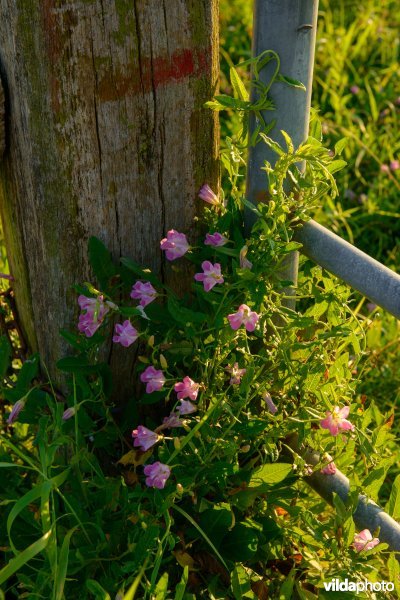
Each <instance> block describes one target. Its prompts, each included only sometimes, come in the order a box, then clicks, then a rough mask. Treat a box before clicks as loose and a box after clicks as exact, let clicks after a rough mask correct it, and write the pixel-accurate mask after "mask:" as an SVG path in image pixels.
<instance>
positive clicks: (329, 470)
mask: <svg viewBox="0 0 400 600" xmlns="http://www.w3.org/2000/svg"><path fill="white" fill-rule="evenodd" d="M336 471H337V469H336V465H335V463H334V462H333V461H332V462H330V463H328V464H327V465H326V467H324V468H323V469H321V473H323V474H324V475H334V474H335V473H336Z"/></svg>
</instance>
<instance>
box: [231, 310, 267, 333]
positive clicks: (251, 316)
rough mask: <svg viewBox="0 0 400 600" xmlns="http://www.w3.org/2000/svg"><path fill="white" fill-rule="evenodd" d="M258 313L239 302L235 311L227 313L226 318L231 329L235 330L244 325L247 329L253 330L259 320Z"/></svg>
mask: <svg viewBox="0 0 400 600" xmlns="http://www.w3.org/2000/svg"><path fill="white" fill-rule="evenodd" d="M259 318H260V317H259V315H258V314H257V313H256V312H254V311H252V310H251V309H250V308H249V307H248V306H247V304H241V305H240V306H239V310H238V311H237V312H236V313H232V314H231V315H228V320H229V323H230V326H231V327H232V329H234V330H235V331H236V329H239V327H240V326H241V325H244V326H245V328H246V330H247V331H254V329H255V328H256V324H257V322H258V320H259Z"/></svg>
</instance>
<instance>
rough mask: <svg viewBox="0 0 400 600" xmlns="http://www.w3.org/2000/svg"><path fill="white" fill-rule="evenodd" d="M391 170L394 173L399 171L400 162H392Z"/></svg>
mask: <svg viewBox="0 0 400 600" xmlns="http://www.w3.org/2000/svg"><path fill="white" fill-rule="evenodd" d="M390 168H391V170H392V171H398V170H399V169H400V161H398V160H391V161H390Z"/></svg>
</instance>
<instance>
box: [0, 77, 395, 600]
mask: <svg viewBox="0 0 400 600" xmlns="http://www.w3.org/2000/svg"><path fill="white" fill-rule="evenodd" d="M234 77H235V76H234ZM234 81H236V80H235V79H234ZM236 85H238V84H237V81H236ZM240 106H242V105H240ZM284 137H285V140H286V148H282V147H280V146H278V145H277V144H276V142H272V140H270V139H269V138H268V137H267V136H266V135H264V136H262V138H261V139H260V143H266V144H268V145H269V146H270V147H272V148H273V149H274V150H275V151H276V153H277V156H278V159H277V162H276V164H275V166H274V167H273V168H272V166H271V165H269V164H266V165H265V171H266V174H267V177H266V186H267V185H268V191H269V194H270V196H271V200H270V202H269V203H268V204H264V203H260V204H259V205H257V206H252V205H250V204H249V203H248V202H247V200H246V199H245V198H244V197H243V195H242V194H241V193H240V190H239V189H238V185H237V184H238V178H239V176H240V173H239V166H240V163H241V161H242V162H243V158H242V157H241V156H242V155H241V152H242V150H241V148H240V147H239V146H234V145H233V142H232V144H231V149H233V150H234V155H233V156H234V158H233V159H232V161H231V162H230V163H229V165H228V167H229V168H228V174H229V181H228V182H227V185H226V186H225V187H226V190H227V193H226V194H225V195H224V194H223V193H222V192H220V193H218V192H217V190H213V189H212V188H211V187H210V185H208V184H207V182H205V183H204V185H203V186H202V187H201V189H200V190H199V198H200V200H201V202H202V221H201V228H202V230H200V231H198V233H197V237H193V238H192V237H190V236H189V234H188V233H186V232H183V231H177V230H176V229H173V227H174V226H175V224H174V223H171V225H170V226H171V227H172V228H171V229H170V230H168V231H167V232H165V237H163V238H162V239H161V240H160V243H159V246H157V250H161V251H162V252H163V254H164V257H165V264H166V272H167V273H168V268H169V266H170V265H171V264H173V268H174V272H175V274H176V273H178V274H181V279H182V290H180V293H178V292H177V291H173V290H171V289H170V288H169V287H168V286H167V285H166V282H165V281H163V280H161V279H160V278H158V277H157V275H156V274H155V273H153V272H151V271H150V270H149V269H147V267H146V265H144V266H142V265H139V264H137V263H136V262H135V261H134V260H132V259H131V258H123V259H122V260H121V263H120V264H115V263H114V262H113V261H112V259H111V256H110V254H109V252H108V251H107V249H106V248H105V247H104V246H103V244H102V243H101V242H100V241H99V240H97V239H95V238H92V239H91V240H90V242H89V255H90V257H91V262H92V267H93V271H94V274H95V276H96V278H97V283H96V287H95V286H94V285H92V284H89V283H87V284H85V285H84V286H79V287H77V292H78V297H77V303H78V306H79V308H80V310H81V314H80V316H79V317H78V322H77V324H76V327H75V329H74V330H73V331H63V332H62V335H63V336H64V337H65V338H66V339H67V340H68V341H69V342H70V344H71V346H72V347H73V348H74V350H75V355H74V356H69V357H67V358H63V359H61V360H60V361H59V363H58V366H59V368H60V369H61V370H62V371H64V372H65V373H66V374H67V376H68V377H69V378H70V383H71V386H70V390H71V391H70V393H69V394H68V395H67V397H66V398H65V402H59V401H58V399H57V397H55V395H52V394H49V392H48V391H46V390H44V389H41V388H40V386H35V385H34V386H33V387H32V388H31V390H29V389H28V388H29V386H30V384H31V382H32V381H35V378H36V377H37V358H36V359H35V360H33V362H32V364H28V363H25V365H24V367H23V368H22V369H21V373H20V377H19V379H18V384H17V385H16V386H15V388H12V389H7V390H6V398H7V400H8V401H9V402H10V404H12V405H13V408H11V409H10V414H9V416H8V424H9V425H11V426H15V424H16V425H17V426H18V424H20V425H21V426H22V427H24V426H25V425H26V424H29V423H34V424H35V425H37V431H36V432H35V437H34V441H32V446H33V448H34V452H35V448H36V446H37V449H38V450H37V453H35V454H34V460H30V459H29V460H27V461H26V460H25V455H24V454H23V453H22V457H23V458H22V459H21V452H19V454H18V453H17V457H18V460H24V461H25V462H24V463H23V464H27V465H28V470H27V475H26V478H28V477H29V476H31V477H32V481H33V484H32V489H31V490H28V491H26V495H25V496H24V498H25V500H24V501H21V502H19V504H18V505H15V507H14V508H12V509H11V511H10V513H9V516H8V521H7V534H10V532H11V533H13V532H14V527H15V525H14V521H15V520H16V518H17V516H18V515H19V514H20V512H21V511H23V510H24V509H25V508H26V507H27V506H28V505H29V506H31V507H32V514H30V515H28V516H27V519H28V521H29V524H30V526H31V527H32V532H33V533H32V535H33V534H34V533H35V532H36V529H37V522H38V521H39V520H41V522H42V525H43V529H44V532H43V537H44V538H45V539H44V540H43V539H42V538H40V539H39V540H38V542H40V544H38V548H39V550H38V551H37V552H38V553H39V552H40V549H43V548H46V554H45V555H44V557H43V558H42V559H41V560H42V563H43V564H42V567H41V569H42V570H41V572H42V573H46V574H47V579H46V578H45V577H44V576H42V575H41V577H40V578H38V581H39V583H37V581H34V580H33V578H32V577H31V579H30V578H29V577H28V576H27V575H26V574H24V576H23V577H22V578H21V583H22V584H23V585H25V586H26V587H27V588H28V589H31V590H35V591H37V590H39V591H40V592H43V595H45V594H46V593H47V591H48V589H49V585H50V583H49V581H50V579H51V580H52V581H53V580H55V581H57V590H58V591H57V594H58V596H57V597H61V596H60V593H59V590H60V589H61V591H62V589H63V587H64V586H65V587H68V593H69V597H72V596H73V595H74V594H75V595H79V594H81V591H82V589H81V584H80V583H79V581H78V579H76V580H75V577H77V574H79V573H81V572H83V575H81V576H80V577H81V581H82V580H83V581H84V582H85V586H86V587H87V590H88V594H92V595H94V596H95V597H96V596H97V597H107V595H108V592H111V591H112V592H113V593H114V594H117V596H116V597H118V598H120V597H122V594H125V593H126V597H130V598H132V597H133V595H134V593H135V590H138V589H139V588H140V590H141V592H140V593H141V596H140V597H143V598H164V599H165V598H167V597H169V596H168V594H170V592H171V593H175V598H183V597H184V595H183V594H184V593H185V589H186V590H188V591H187V595H186V596H185V597H187V598H193V595H191V591H193V594H194V597H224V598H225V597H233V598H235V599H237V600H241V599H242V598H243V597H246V598H247V597H249V598H265V597H271V598H274V597H285V598H286V597H287V598H289V597H290V596H291V594H292V591H293V589H294V588H295V586H296V590H297V592H298V595H299V597H300V598H303V597H306V596H304V594H303V596H302V595H301V594H302V592H303V588H302V586H301V579H302V577H303V574H304V573H305V572H307V574H308V578H309V581H310V582H311V584H310V585H312V586H313V590H314V591H316V592H317V590H318V589H319V588H322V583H323V577H322V575H323V573H325V576H326V577H332V576H336V575H340V574H343V573H345V574H346V576H347V575H349V576H350V574H351V572H353V573H354V574H356V573H357V572H358V571H357V569H358V568H359V564H362V561H365V563H364V564H366V563H367V561H368V560H370V554H369V553H376V552H380V551H385V549H386V548H387V546H386V545H385V544H379V543H378V541H379V538H378V537H377V536H376V537H373V536H375V535H376V533H375V532H369V535H368V536H366V534H365V532H361V534H359V536H358V537H357V536H356V537H355V528H354V522H353V519H352V512H353V510H354V506H355V504H356V502H357V497H358V492H359V491H362V492H363V493H366V494H368V495H369V496H370V497H372V498H374V499H377V495H378V492H379V489H380V487H381V485H382V483H383V479H384V476H385V474H386V473H387V471H388V469H389V467H390V466H391V462H390V460H391V459H390V457H388V456H385V455H384V454H382V455H381V453H380V451H379V448H380V447H382V444H383V443H385V442H386V443H390V442H391V434H390V430H389V429H390V428H389V427H387V425H386V423H385V420H384V416H383V415H382V414H380V412H379V410H378V409H377V408H376V407H375V406H374V405H373V404H371V405H370V406H369V407H368V408H366V409H365V407H364V404H363V402H362V399H361V398H360V397H359V396H357V394H356V393H355V379H356V377H357V370H356V369H357V360H358V359H357V357H356V355H358V354H359V353H360V351H361V349H362V345H363V343H364V341H363V330H362V327H361V325H360V323H359V321H358V320H357V319H356V318H355V317H354V315H353V312H352V311H351V309H350V307H349V306H348V297H349V291H348V290H347V289H346V288H345V287H344V286H341V285H339V284H338V283H337V282H335V280H333V279H332V278H331V277H330V276H329V275H327V274H325V273H323V272H322V271H321V269H320V268H319V267H316V266H312V265H311V263H310V262H308V261H304V262H303V265H302V269H301V270H300V277H299V283H298V286H297V288H296V289H295V288H294V286H293V282H289V281H283V280H282V279H281V276H280V273H281V265H282V262H283V261H284V260H285V259H286V257H287V255H288V254H289V253H290V252H293V251H295V250H297V249H298V248H299V244H298V243H297V242H295V241H294V240H293V234H294V230H295V229H296V228H297V227H298V226H300V225H301V222H302V221H304V220H305V219H307V218H308V215H309V213H310V212H311V211H312V210H313V207H314V205H315V203H316V202H317V201H318V199H319V198H320V197H321V196H323V195H329V196H330V197H331V198H333V197H334V196H335V194H336V187H335V182H334V180H333V177H332V172H334V171H335V169H336V168H337V167H338V161H339V159H338V158H337V157H331V156H330V154H329V152H328V151H327V150H326V149H325V148H323V146H322V144H321V142H320V141H319V140H318V139H316V138H313V137H310V138H309V139H308V140H307V141H306V142H305V143H304V144H302V145H301V146H300V147H299V148H298V149H294V147H293V144H292V142H291V140H290V138H289V137H288V136H287V135H284ZM237 157H239V159H238V160H237ZM300 161H305V170H304V172H300V171H299V170H298V168H297V164H298V163H299V162H300ZM288 178H290V180H291V181H292V182H293V187H292V189H291V191H288V190H287V188H286V185H285V181H286V180H287V179H288ZM249 213H251V214H252V216H253V217H254V219H253V220H254V224H253V226H252V228H250V227H249V226H248V218H247V217H248V214H249ZM190 270H191V274H190V277H189V280H188V276H187V273H188V272H190ZM288 289H289V290H290V291H291V293H294V294H295V297H296V300H297V302H298V306H299V310H298V312H297V311H295V310H293V309H290V308H288V307H287V305H286V302H285V300H286V298H285V295H286V294H287V292H288ZM110 345H113V347H114V348H115V349H116V351H117V352H118V356H119V360H120V361H121V362H124V361H125V360H126V363H127V364H129V362H130V358H131V356H132V354H133V353H135V352H136V355H137V360H136V363H135V371H134V372H133V373H130V374H129V379H128V380H127V383H128V385H129V386H130V387H131V390H132V393H131V394H130V397H129V399H128V401H127V402H126V404H121V403H118V402H116V400H115V398H113V394H112V382H111V378H110V370H109V368H108V365H107V364H106V363H105V361H104V360H103V357H104V354H105V353H108V351H109V347H110ZM370 423H374V424H375V423H376V424H377V428H375V431H371V430H370V429H369V426H370ZM23 435H24V433H23ZM294 435H295V436H296V437H297V438H298V448H299V450H294V449H293V447H292V446H290V444H289V440H290V438H291V437H292V436H294ZM302 445H304V446H306V445H307V446H309V447H311V448H312V449H313V450H314V451H315V452H319V453H320V456H321V460H320V462H319V463H318V464H317V465H314V466H311V465H309V464H307V462H306V459H305V458H304V455H303V454H302V452H301V450H300V448H301V447H302ZM12 447H15V446H12ZM285 451H286V454H285ZM360 454H361V455H363V457H364V460H365V464H364V463H363V462H361V461H359V463H357V461H356V460H355V456H357V455H358V456H359V455H360ZM327 456H328V457H329V458H327ZM289 458H290V460H289ZM20 466H21V467H22V465H20ZM364 467H365V470H364ZM340 468H345V469H346V472H347V474H348V475H350V476H352V477H353V481H354V485H353V488H354V491H353V490H352V494H351V497H350V498H349V502H348V505H345V504H344V503H343V502H342V501H340V499H338V498H335V513H334V514H331V513H329V512H328V511H325V510H324V509H323V508H321V501H320V500H319V499H316V498H315V497H310V498H306V496H305V492H304V485H303V480H304V479H305V478H306V477H308V476H309V475H310V474H312V472H313V471H320V472H321V473H322V475H323V476H324V477H326V478H327V479H329V478H330V477H332V476H333V475H334V474H335V473H336V470H337V469H340ZM31 469H32V470H33V473H34V476H35V477H37V480H35V479H34V476H32V475H30V473H31ZM38 499H40V508H39V507H38V506H36V504H35V502H36V501H37V500H38ZM393 504H394V505H395V504H396V500H393ZM50 509H51V510H50ZM33 511H35V512H33ZM321 513H322V517H320V515H321ZM24 526H25V525H24ZM53 532H54V533H53ZM57 535H58V536H59V539H60V540H62V541H61V542H60V543H61V548H60V552H59V553H60V555H61V556H62V557H63V561H64V562H63V565H65V564H66V562H67V558H68V580H67V567H66V566H64V567H63V569H61V568H58V567H57V566H56V559H55V552H56V549H57V543H56V537H57ZM362 536H364V537H362ZM10 539H12V537H11V538H10ZM48 540H50V541H48ZM361 543H362V544H363V545H362V548H361V545H360V544H361ZM47 544H48V546H47V547H46V545H47ZM375 546H376V549H375ZM10 547H11V548H15V547H16V546H15V544H14V542H12V544H11V546H10ZM355 555H356V556H357V561H359V562H357V563H354V556H355ZM66 557H67V558H66ZM352 561H353V562H352ZM316 565H318V568H317V567H316ZM392 568H393V569H394V567H392ZM328 570H330V573H329V574H327V571H328ZM1 573H2V571H0V582H2V581H3V580H2V579H1V576H2V575H1ZM9 573H10V570H8V571H7V572H6V575H7V574H9ZM49 573H50V575H49ZM296 573H297V574H296ZM200 575H201V576H200ZM288 575H289V577H287V576H288ZM296 578H297V579H296ZM75 581H77V583H75ZM46 586H47V587H46ZM43 590H44V591H43ZM132 590H133V591H132ZM169 590H170V591H169ZM309 593H310V594H311V592H309ZM129 594H130V595H129ZM79 597H81V596H79ZM87 597H89V596H87ZM171 597H172V596H171ZM307 597H308V596H307ZM310 597H311V596H310Z"/></svg>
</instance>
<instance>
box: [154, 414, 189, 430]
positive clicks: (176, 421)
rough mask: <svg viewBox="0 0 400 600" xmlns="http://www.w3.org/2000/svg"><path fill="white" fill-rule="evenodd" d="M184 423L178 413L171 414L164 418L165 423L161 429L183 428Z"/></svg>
mask: <svg viewBox="0 0 400 600" xmlns="http://www.w3.org/2000/svg"><path fill="white" fill-rule="evenodd" d="M182 425H183V423H182V421H181V420H180V418H179V415H177V414H176V413H173V412H172V413H171V414H170V415H169V416H168V417H164V419H163V423H162V425H161V427H160V428H159V429H172V428H173V427H182Z"/></svg>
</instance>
